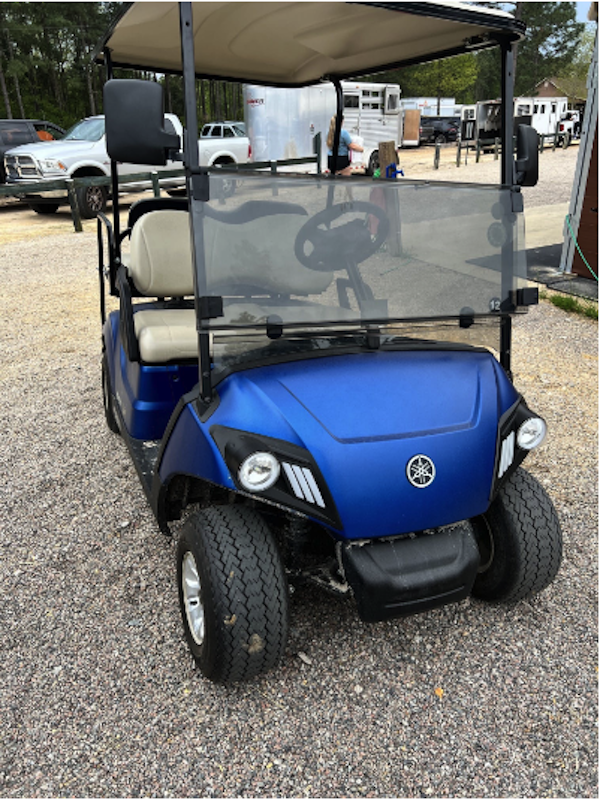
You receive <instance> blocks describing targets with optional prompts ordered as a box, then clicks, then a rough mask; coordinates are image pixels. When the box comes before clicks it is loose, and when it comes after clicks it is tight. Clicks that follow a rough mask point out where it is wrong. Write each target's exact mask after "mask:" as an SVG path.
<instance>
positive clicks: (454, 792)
mask: <svg viewBox="0 0 600 800" xmlns="http://www.w3.org/2000/svg"><path fill="white" fill-rule="evenodd" d="M568 152H569V151H567V153H568ZM545 202H551V201H545ZM0 224H4V217H3V216H2V223H0ZM33 224H35V220H34V221H33V222H32V226H33ZM94 269H95V238H94V234H93V233H84V234H79V235H75V234H72V233H64V234H58V235H56V234H53V235H51V236H47V237H41V236H40V237H32V238H29V239H27V240H21V241H15V242H8V243H6V244H2V245H0V336H1V341H2V343H3V347H2V353H1V356H0V382H1V388H2V398H3V402H2V406H1V412H0V414H1V417H2V430H3V432H4V435H3V446H2V449H1V451H0V468H1V470H2V474H3V476H4V478H3V481H2V483H1V484H0V504H1V508H2V512H3V513H2V529H1V531H0V546H1V548H2V550H1V552H2V558H1V561H0V570H1V572H0V626H1V628H0V630H1V633H0V647H1V649H2V659H1V666H0V684H1V685H2V689H1V690H0V795H1V796H4V797H42V796H43V797H48V796H56V797H58V796H60V797H63V796H64V797H66V796H84V797H101V796H109V797H115V796H116V797H119V796H131V797H137V796H160V797H165V796H168V797H190V796H207V797H231V796H246V797H256V796H287V797H292V796H310V797H341V796H345V797H353V796H365V797H369V796H370V797H389V796H393V797H400V796H404V797H415V796H416V797H421V796H422V797H429V796H437V797H456V796H463V797H545V796H549V797H597V794H598V786H597V771H596V770H597V738H596V720H597V681H598V674H597V585H598V578H597V530H598V520H597V508H598V503H597V452H598V450H597V392H598V389H597V386H598V383H597V366H598V360H597V352H598V349H597V336H598V328H597V324H596V323H595V322H593V321H591V320H588V319H585V318H582V317H578V316H570V315H567V314H565V313H564V312H562V311H560V310H558V309H556V308H555V307H554V306H552V305H550V304H548V303H542V304H541V305H540V306H538V307H534V308H533V309H532V310H531V311H530V313H529V314H528V315H527V316H526V317H523V318H519V319H518V320H517V321H516V322H515V341H514V356H513V358H514V368H515V382H516V385H517V388H518V389H519V390H520V391H522V392H523V393H524V394H525V396H526V397H527V399H528V401H529V403H530V405H531V407H532V408H534V409H536V410H538V411H539V413H541V414H542V415H543V416H544V417H545V418H546V419H547V422H548V424H549V429H550V435H549V438H548V440H547V443H545V444H544V445H543V447H542V448H541V451H540V452H539V453H536V454H534V455H533V456H531V457H530V459H529V461H528V465H529V469H530V471H531V472H533V473H534V474H535V475H536V476H537V477H538V478H539V479H540V480H541V482H542V483H543V484H544V485H545V486H546V488H547V489H548V491H549V492H550V494H551V496H552V498H553V499H554V502H555V504H556V507H557V511H558V513H559V516H560V519H561V523H562V526H563V532H564V539H565V556H564V562H563V566H562V568H561V571H560V573H559V575H558V577H557V579H556V581H555V582H554V584H553V585H552V586H551V587H549V588H548V589H547V590H546V591H545V592H544V593H543V594H542V595H540V596H539V597H538V598H536V599H534V600H532V601H529V602H523V603H520V604H519V605H517V606H515V607H494V606H488V605H485V604H483V603H481V602H478V601H474V600H467V601H465V602H463V603H461V604H458V605H455V606H452V607H448V608H445V609H441V610H438V611H433V612H430V613H427V614H423V615H420V616H418V617H414V618H409V619H407V620H400V621H393V622H388V623H382V624H378V625H366V624H364V623H362V622H360V620H359V619H358V618H357V615H356V613H355V611H354V607H353V605H352V603H351V602H350V601H347V600H342V599H336V598H331V597H329V596H327V595H323V594H320V593H319V592H317V591H315V590H299V591H297V592H296V593H295V594H294V595H293V596H292V600H291V634H290V639H289V644H288V647H287V651H286V655H285V657H284V661H283V664H282V667H281V668H280V669H279V670H278V671H277V672H274V673H272V674H270V675H268V676H266V677H264V678H262V679H260V680H257V681H255V682H254V683H252V684H248V685H242V686H237V687H233V688H223V687H219V686H214V685H212V684H210V683H208V682H207V681H205V680H203V679H202V678H201V677H200V675H199V674H198V673H197V671H196V670H195V669H194V666H193V663H192V660H191V657H190V656H189V655H188V651H187V647H186V645H185V642H184V639H183V633H182V627H181V622H180V619H179V610H178V605H177V593H176V582H175V566H174V565H175V560H174V546H173V543H172V542H171V541H170V540H168V539H167V538H166V537H164V536H162V535H161V534H160V533H159V532H158V529H157V527H156V525H155V523H154V520H153V516H152V514H151V512H150V510H149V508H148V506H147V504H146V501H145V498H144V495H143V492H142V489H141V487H140V484H139V482H138V479H137V477H136V474H135V471H134V468H133V466H132V464H131V462H130V459H129V457H128V455H127V452H126V448H125V446H124V444H123V443H122V441H121V440H120V439H119V438H117V437H115V436H114V435H112V434H110V433H109V431H108V430H107V428H106V427H105V424H104V418H103V412H102V401H101V390H100V322H99V315H98V311H97V282H96V281H97V279H96V274H95V271H94Z"/></svg>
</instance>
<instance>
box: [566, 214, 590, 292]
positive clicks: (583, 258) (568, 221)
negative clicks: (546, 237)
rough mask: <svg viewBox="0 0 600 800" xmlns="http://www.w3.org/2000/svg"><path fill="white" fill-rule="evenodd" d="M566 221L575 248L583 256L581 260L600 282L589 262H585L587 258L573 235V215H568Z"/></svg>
mask: <svg viewBox="0 0 600 800" xmlns="http://www.w3.org/2000/svg"><path fill="white" fill-rule="evenodd" d="M565 220H566V223H567V227H568V228H569V233H570V234H571V238H572V239H573V242H574V243H575V247H576V248H577V252H578V253H579V255H580V256H581V260H582V261H583V263H584V264H585V265H586V267H587V268H588V269H589V271H590V272H591V273H592V275H593V276H594V278H596V280H598V276H597V275H596V273H595V272H594V270H593V269H592V268H591V267H590V265H589V264H588V262H587V261H586V260H585V256H584V255H583V253H582V252H581V247H579V243H578V242H577V239H576V238H575V234H574V233H573V228H572V227H571V215H570V214H567V216H566V217H565Z"/></svg>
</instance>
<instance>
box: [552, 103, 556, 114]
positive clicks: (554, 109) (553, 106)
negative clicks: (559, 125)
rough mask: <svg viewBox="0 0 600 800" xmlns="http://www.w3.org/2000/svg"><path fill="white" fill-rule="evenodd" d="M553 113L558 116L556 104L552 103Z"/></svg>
mask: <svg viewBox="0 0 600 800" xmlns="http://www.w3.org/2000/svg"><path fill="white" fill-rule="evenodd" d="M552 113H553V114H556V103H552Z"/></svg>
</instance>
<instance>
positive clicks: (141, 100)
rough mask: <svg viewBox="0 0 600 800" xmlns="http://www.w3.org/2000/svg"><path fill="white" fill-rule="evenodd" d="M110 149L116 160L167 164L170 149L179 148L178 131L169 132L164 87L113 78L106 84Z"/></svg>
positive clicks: (148, 82) (110, 153)
mask: <svg viewBox="0 0 600 800" xmlns="http://www.w3.org/2000/svg"><path fill="white" fill-rule="evenodd" d="M104 114H105V118H106V150H107V152H108V155H109V156H110V157H111V158H112V159H113V160H114V161H123V162H127V163H130V164H152V165H153V166H164V165H165V164H166V163H167V153H168V151H169V150H179V149H180V148H181V142H180V141H179V136H177V134H175V133H167V132H166V131H165V118H164V112H163V90H162V86H160V84H158V83H153V82H152V81H139V80H111V81H107V82H106V83H105V84H104Z"/></svg>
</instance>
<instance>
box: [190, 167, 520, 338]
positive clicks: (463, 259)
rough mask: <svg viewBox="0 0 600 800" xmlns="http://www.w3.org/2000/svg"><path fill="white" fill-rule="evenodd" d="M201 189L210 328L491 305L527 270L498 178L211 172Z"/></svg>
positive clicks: (428, 313)
mask: <svg viewBox="0 0 600 800" xmlns="http://www.w3.org/2000/svg"><path fill="white" fill-rule="evenodd" d="M227 194H229V196H226V195H227ZM211 197H213V198H214V199H213V200H211V201H210V202H209V203H208V204H206V205H205V212H206V216H205V220H204V242H205V264H206V277H207V283H208V292H209V294H213V295H220V296H222V297H223V303H224V317H219V318H217V319H213V320H211V322H210V325H211V327H212V328H213V329H214V330H218V329H224V328H227V329H230V330H231V329H238V330H239V329H240V328H249V327H259V328H262V329H264V328H265V326H266V325H267V322H268V321H269V320H270V321H271V322H279V323H281V325H283V327H284V328H285V327H286V326H294V325H295V326H313V325H319V324H321V325H322V324H327V323H330V324H343V325H345V326H347V325H348V324H362V325H364V324H365V323H369V322H382V321H391V320H405V321H411V320H414V321H416V320H423V319H440V318H447V317H453V318H455V319H459V318H460V317H461V315H462V316H465V315H467V316H470V315H476V316H479V315H490V314H491V315H493V314H498V313H499V312H500V311H501V308H502V303H503V301H504V300H505V299H507V298H508V293H509V291H511V290H512V289H515V288H517V287H518V286H519V285H520V284H519V282H520V281H521V280H522V279H526V266H525V259H524V255H523V244H524V243H523V236H522V220H521V219H520V217H521V216H522V215H518V214H514V213H513V212H512V211H511V205H512V203H511V192H510V191H509V190H508V189H505V188H502V187H498V186H494V187H490V186H480V185H477V186H476V185H457V184H434V183H425V182H409V181H405V180H399V181H397V182H393V183H392V182H385V181H371V180H368V179H365V180H361V179H359V180H357V181H354V180H336V181H331V180H313V179H310V180H308V179H287V178H282V177H279V178H277V179H276V180H275V181H273V180H271V179H270V178H267V177H262V176H248V177H243V178H238V177H237V176H236V188H235V192H234V193H233V194H231V181H230V180H229V183H226V182H223V179H222V178H219V177H217V176H211Z"/></svg>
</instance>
